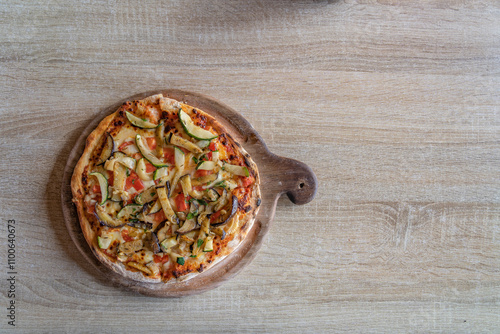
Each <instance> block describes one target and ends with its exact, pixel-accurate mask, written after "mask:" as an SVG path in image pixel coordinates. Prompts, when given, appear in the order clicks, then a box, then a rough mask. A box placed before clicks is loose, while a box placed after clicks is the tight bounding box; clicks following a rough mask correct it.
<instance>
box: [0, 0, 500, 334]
mask: <svg viewBox="0 0 500 334" xmlns="http://www.w3.org/2000/svg"><path fill="white" fill-rule="evenodd" d="M0 27H1V29H0V31H1V32H2V33H1V34H0V45H1V48H0V83H1V86H0V87H2V88H1V89H0V97H1V100H2V101H3V103H2V104H1V105H0V139H1V140H0V148H1V152H2V157H3V158H2V159H1V160H0V175H1V180H2V186H1V187H0V189H1V190H0V191H1V192H0V218H1V220H2V229H1V233H0V249H3V251H2V254H3V255H1V257H2V260H1V262H2V266H1V269H0V279H1V280H0V281H1V283H0V289H1V293H0V296H1V297H0V298H1V305H2V309H3V310H4V311H0V319H2V320H0V331H2V332H4V331H6V330H9V329H11V326H9V325H8V324H7V320H8V319H7V318H6V314H7V310H6V308H5V307H6V306H7V305H8V303H9V301H10V298H9V297H8V296H7V290H8V287H9V286H8V282H7V281H6V278H7V277H8V275H7V269H6V263H7V247H8V246H7V245H8V233H7V220H9V219H14V220H16V224H17V225H16V226H17V227H16V270H17V272H18V274H17V280H16V298H15V302H16V306H17V308H16V330H17V331H18V332H50V333H56V332H109V333H112V332H120V333H123V332H131V333H133V332H138V331H144V332H145V331H153V330H154V331H161V332H175V333H184V332H217V333H223V332H252V333H253V332H287V333H306V332H316V333H323V332H349V333H351V332H425V333H428V332H454V333H456V332H498V328H500V306H499V305H500V241H499V234H500V116H499V112H500V57H499V55H500V4H499V3H498V1H494V0H490V1H487V0H482V1H448V0H443V1H416V0H409V1H391V0H384V1H312V0H310V1H305V0H304V1H292V0H288V1H286V0H281V1H236V0H235V1H217V2H210V1H154V0H151V1H141V2H137V1H122V2H118V1H55V0H54V1H15V0H13V1H1V2H0ZM166 88H177V89H185V90H189V91H194V92H200V93H204V94H207V95H210V96H213V97H215V98H217V99H219V100H220V101H222V102H223V103H225V104H227V105H229V106H231V107H232V108H234V109H235V110H237V111H238V112H240V113H241V114H242V115H243V116H244V117H245V118H246V119H247V120H248V121H249V122H250V123H251V124H252V125H253V126H254V127H255V129H256V130H257V131H258V132H259V134H260V135H261V136H262V137H263V139H264V140H265V142H266V144H267V145H268V147H269V149H270V150H271V151H272V152H274V153H277V154H279V155H282V156H285V157H289V158H294V159H297V160H299V161H303V162H305V163H306V164H308V165H309V166H310V167H311V168H312V169H313V170H314V172H315V173H316V175H317V177H318V181H319V188H318V192H317V195H316V198H315V199H314V201H313V202H311V203H310V204H306V205H304V206H296V205H294V204H292V203H290V202H289V200H288V199H286V198H285V197H283V198H282V199H280V200H279V201H278V206H277V208H276V215H275V219H274V221H273V223H272V224H271V227H270V230H269V232H268V234H267V236H266V238H265V239H264V241H263V244H262V248H261V249H260V251H259V252H258V254H257V256H256V258H255V260H254V261H253V262H252V263H251V264H250V265H249V266H248V267H246V268H245V269H244V270H243V271H242V272H241V273H240V274H239V275H237V276H236V277H234V278H233V279H232V280H230V281H228V282H226V283H224V284H223V285H222V286H220V287H219V288H217V289H214V290H211V291H208V292H206V293H204V294H201V295H196V296H191V297H186V298H180V299H159V298H152V297H146V296H142V295H138V294H136V293H133V292H129V291H126V290H123V289H120V288H117V287H115V286H113V285H111V284H110V283H109V282H107V281H106V279H105V278H102V277H100V276H99V274H98V273H97V272H96V271H95V269H94V268H93V267H92V266H91V265H90V264H88V263H87V261H86V260H85V259H83V258H82V257H81V255H80V253H79V252H78V251H77V250H76V249H75V246H74V244H73V243H72V241H71V239H70V238H69V235H68V232H67V230H66V228H65V225H64V220H63V216H62V209H61V205H60V191H61V180H62V169H63V168H64V165H65V163H66V160H67V158H68V155H69V152H70V150H71V148H72V147H73V145H74V144H75V142H76V140H77V138H78V137H79V135H80V133H81V132H82V131H83V129H84V128H85V127H86V125H87V124H88V123H89V122H91V121H92V120H93V119H94V118H95V117H96V115H98V114H99V113H100V111H102V110H103V109H105V108H106V107H108V106H110V105H112V104H114V103H116V102H117V101H119V100H121V99H123V98H125V97H127V96H130V95H133V94H136V93H140V92H144V91H150V90H160V89H166Z"/></svg>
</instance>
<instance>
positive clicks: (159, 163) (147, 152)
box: [135, 134, 168, 168]
mask: <svg viewBox="0 0 500 334" xmlns="http://www.w3.org/2000/svg"><path fill="white" fill-rule="evenodd" d="M135 144H136V145H137V148H138V149H139V151H140V152H141V154H142V155H143V156H144V158H146V160H147V161H149V162H150V163H151V164H152V165H153V166H155V167H158V168H161V167H167V166H168V164H167V163H165V162H163V161H161V160H160V159H158V158H157V157H156V156H154V154H153V153H152V152H151V151H150V150H149V149H147V148H146V146H144V143H143V141H142V137H141V135H139V134H137V135H136V136H135Z"/></svg>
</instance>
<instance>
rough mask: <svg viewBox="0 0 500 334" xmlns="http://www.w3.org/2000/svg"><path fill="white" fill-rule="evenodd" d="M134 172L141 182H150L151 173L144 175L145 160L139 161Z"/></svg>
mask: <svg viewBox="0 0 500 334" xmlns="http://www.w3.org/2000/svg"><path fill="white" fill-rule="evenodd" d="M135 171H136V173H137V175H139V178H140V179H141V180H142V181H151V179H152V178H153V176H152V175H151V173H146V159H144V158H140V159H139V161H138V162H137V167H136V169H135Z"/></svg>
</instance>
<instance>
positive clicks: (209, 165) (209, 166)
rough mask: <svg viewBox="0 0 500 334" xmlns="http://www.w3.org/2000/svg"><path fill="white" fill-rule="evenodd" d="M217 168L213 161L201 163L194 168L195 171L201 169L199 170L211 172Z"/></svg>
mask: <svg viewBox="0 0 500 334" xmlns="http://www.w3.org/2000/svg"><path fill="white" fill-rule="evenodd" d="M216 166H217V163H216V162H214V161H203V162H201V163H200V164H198V166H196V169H201V170H213V169H214V168H215V167H216Z"/></svg>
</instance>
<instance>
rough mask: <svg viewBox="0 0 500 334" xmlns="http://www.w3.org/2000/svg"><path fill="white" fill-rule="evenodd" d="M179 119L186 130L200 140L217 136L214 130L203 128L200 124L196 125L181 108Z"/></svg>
mask: <svg viewBox="0 0 500 334" xmlns="http://www.w3.org/2000/svg"><path fill="white" fill-rule="evenodd" d="M179 120H180V121H181V124H182V127H183V128H184V131H186V133H187V134H188V135H190V136H191V137H193V138H195V139H198V140H212V139H214V138H217V135H214V134H213V133H212V132H210V131H208V130H205V129H202V128H200V127H199V126H196V125H194V123H193V120H192V119H191V117H189V115H188V114H186V113H185V112H184V111H183V110H179Z"/></svg>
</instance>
